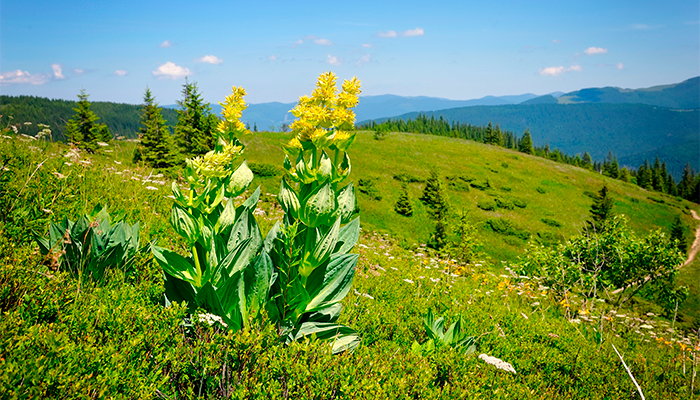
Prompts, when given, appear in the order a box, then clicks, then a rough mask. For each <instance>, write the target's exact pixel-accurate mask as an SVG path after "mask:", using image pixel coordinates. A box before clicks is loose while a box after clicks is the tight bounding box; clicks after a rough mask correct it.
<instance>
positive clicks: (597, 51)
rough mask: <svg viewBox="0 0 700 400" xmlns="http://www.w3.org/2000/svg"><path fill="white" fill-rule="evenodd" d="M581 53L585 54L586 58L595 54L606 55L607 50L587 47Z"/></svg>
mask: <svg viewBox="0 0 700 400" xmlns="http://www.w3.org/2000/svg"><path fill="white" fill-rule="evenodd" d="M583 52H584V53H586V55H587V56H594V55H596V54H606V53H607V52H608V49H604V48H602V47H589V48H587V49H586V50H584V51H583Z"/></svg>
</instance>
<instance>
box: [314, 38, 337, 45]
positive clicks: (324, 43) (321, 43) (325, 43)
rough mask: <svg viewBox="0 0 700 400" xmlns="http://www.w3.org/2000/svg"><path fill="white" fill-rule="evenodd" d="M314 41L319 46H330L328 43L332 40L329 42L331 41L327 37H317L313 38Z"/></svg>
mask: <svg viewBox="0 0 700 400" xmlns="http://www.w3.org/2000/svg"><path fill="white" fill-rule="evenodd" d="M314 43H315V44H317V45H320V46H330V45H332V44H333V42H331V41H330V40H328V39H320V38H319V39H314Z"/></svg>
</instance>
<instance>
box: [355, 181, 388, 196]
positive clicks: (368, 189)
mask: <svg viewBox="0 0 700 400" xmlns="http://www.w3.org/2000/svg"><path fill="white" fill-rule="evenodd" d="M357 190H359V191H360V193H364V194H366V195H367V196H368V197H369V198H370V199H372V200H376V201H379V200H381V199H382V194H381V193H380V192H379V189H377V187H376V186H375V185H374V181H373V180H371V179H359V180H358V181H357Z"/></svg>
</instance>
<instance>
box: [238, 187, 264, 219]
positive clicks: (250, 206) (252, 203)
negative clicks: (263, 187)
mask: <svg viewBox="0 0 700 400" xmlns="http://www.w3.org/2000/svg"><path fill="white" fill-rule="evenodd" d="M258 200H260V186H258V188H257V189H255V191H254V192H253V194H251V195H250V197H248V198H247V199H246V201H244V202H243V204H241V206H240V207H238V208H237V209H236V213H240V212H241V209H246V210H249V211H251V212H252V211H255V207H256V206H257V205H258Z"/></svg>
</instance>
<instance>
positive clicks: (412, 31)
mask: <svg viewBox="0 0 700 400" xmlns="http://www.w3.org/2000/svg"><path fill="white" fill-rule="evenodd" d="M424 34H425V31H424V30H423V28H415V29H409V30H407V31H405V32H402V33H401V36H404V37H411V36H423V35H424Z"/></svg>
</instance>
